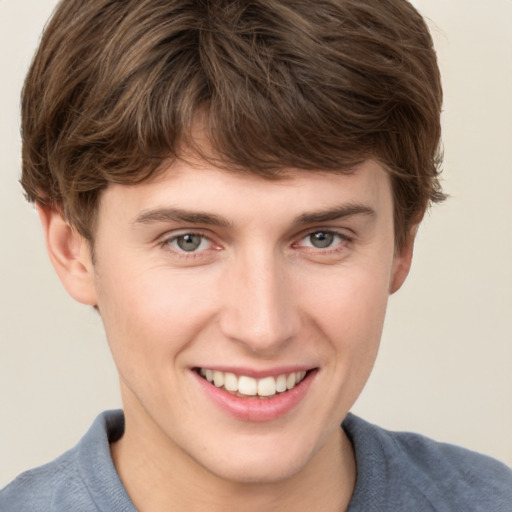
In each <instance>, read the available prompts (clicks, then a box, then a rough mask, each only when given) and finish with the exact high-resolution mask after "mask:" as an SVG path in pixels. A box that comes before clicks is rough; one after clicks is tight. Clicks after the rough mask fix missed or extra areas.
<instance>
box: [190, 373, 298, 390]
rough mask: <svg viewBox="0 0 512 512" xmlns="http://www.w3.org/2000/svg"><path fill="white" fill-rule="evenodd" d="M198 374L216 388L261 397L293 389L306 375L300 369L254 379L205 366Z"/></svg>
mask: <svg viewBox="0 0 512 512" xmlns="http://www.w3.org/2000/svg"><path fill="white" fill-rule="evenodd" d="M199 374H200V375H201V376H203V377H204V378H205V379H206V380H207V381H208V382H211V383H212V384H213V385H214V386H216V387H218V388H221V387H224V388H225V389H227V390H228V391H231V392H232V393H236V392H238V393H240V394H241V395H246V396H256V395H258V396H262V397H267V396H274V395H275V394H276V393H283V392H285V391H287V390H290V389H293V388H294V387H295V386H296V385H297V384H299V382H301V381H302V379H304V377H305V376H306V372H305V371H300V372H293V373H289V374H282V375H279V376H277V377H265V378H263V379H254V378H252V377H248V376H246V375H240V376H239V377H237V376H236V375H235V374H234V373H230V372H226V373H224V372H221V371H219V370H210V369H207V368H200V369H199Z"/></svg>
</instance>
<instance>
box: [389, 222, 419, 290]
mask: <svg viewBox="0 0 512 512" xmlns="http://www.w3.org/2000/svg"><path fill="white" fill-rule="evenodd" d="M417 230H418V226H414V228H413V229H411V231H410V233H409V237H408V238H407V241H406V243H405V244H404V246H403V247H402V248H401V249H400V250H399V251H397V253H396V254H395V257H394V261H393V271H392V275H391V280H390V286H389V293H390V294H393V293H395V292H396V291H398V290H399V289H400V288H401V287H402V285H403V284H404V282H405V280H406V278H407V276H408V275H409V270H410V269H411V263H412V255H413V249H414V240H415V238H416V232H417Z"/></svg>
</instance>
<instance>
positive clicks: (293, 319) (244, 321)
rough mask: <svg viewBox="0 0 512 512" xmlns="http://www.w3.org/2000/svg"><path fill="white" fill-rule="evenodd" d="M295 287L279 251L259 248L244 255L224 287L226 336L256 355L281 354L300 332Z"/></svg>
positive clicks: (239, 258)
mask: <svg viewBox="0 0 512 512" xmlns="http://www.w3.org/2000/svg"><path fill="white" fill-rule="evenodd" d="M291 284H292V283H291V282H290V277H289V276H288V273H287V271H286V268H284V263H283V261H282V260H281V259H280V258H279V255H277V254H275V251H272V250H264V249H262V248H259V250H257V251H248V252H246V253H245V254H244V255H240V257H238V258H237V259H236V263H235V264H234V265H233V266H232V267H231V272H230V275H229V277H228V278H227V279H225V284H224V286H223V288H224V289H223V292H224V298H225V300H224V305H223V306H224V307H223V311H222V314H221V327H222V330H223V332H224V334H225V335H226V336H228V337H229V338H231V339H234V340H237V341H238V342H241V343H243V344H245V345H247V346H249V347H250V348H251V350H253V351H260V352H265V351H273V350H277V349H278V348H279V347H281V346H282V345H283V344H284V343H286V342H287V341H289V340H290V339H291V338H293V337H294V336H295V335H296V334H297V331H298V329H299V324H300V315H299V312H298V310H297V306H296V302H295V300H294V297H293V290H292V286H291Z"/></svg>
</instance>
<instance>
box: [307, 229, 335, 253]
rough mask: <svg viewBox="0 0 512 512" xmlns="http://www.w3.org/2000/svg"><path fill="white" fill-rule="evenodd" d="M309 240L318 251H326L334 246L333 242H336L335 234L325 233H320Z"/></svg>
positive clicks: (311, 236) (310, 236) (314, 234)
mask: <svg viewBox="0 0 512 512" xmlns="http://www.w3.org/2000/svg"><path fill="white" fill-rule="evenodd" d="M309 239H310V241H311V245H312V246H313V247H316V248H318V249H324V248H326V247H330V246H331V245H332V242H333V240H334V234H333V233H326V232H324V231H318V232H317V233H313V234H312V235H309Z"/></svg>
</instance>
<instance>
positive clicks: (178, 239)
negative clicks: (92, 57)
mask: <svg viewBox="0 0 512 512" xmlns="http://www.w3.org/2000/svg"><path fill="white" fill-rule="evenodd" d="M166 244H167V245H170V246H171V247H172V248H174V249H177V250H179V251H183V252H198V251H201V250H205V249H208V248H209V247H210V246H211V242H210V241H209V240H208V239H207V238H206V237H205V236H203V235H200V234H197V233H184V234H182V235H177V236H173V237H172V238H170V239H168V240H167V241H166Z"/></svg>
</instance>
